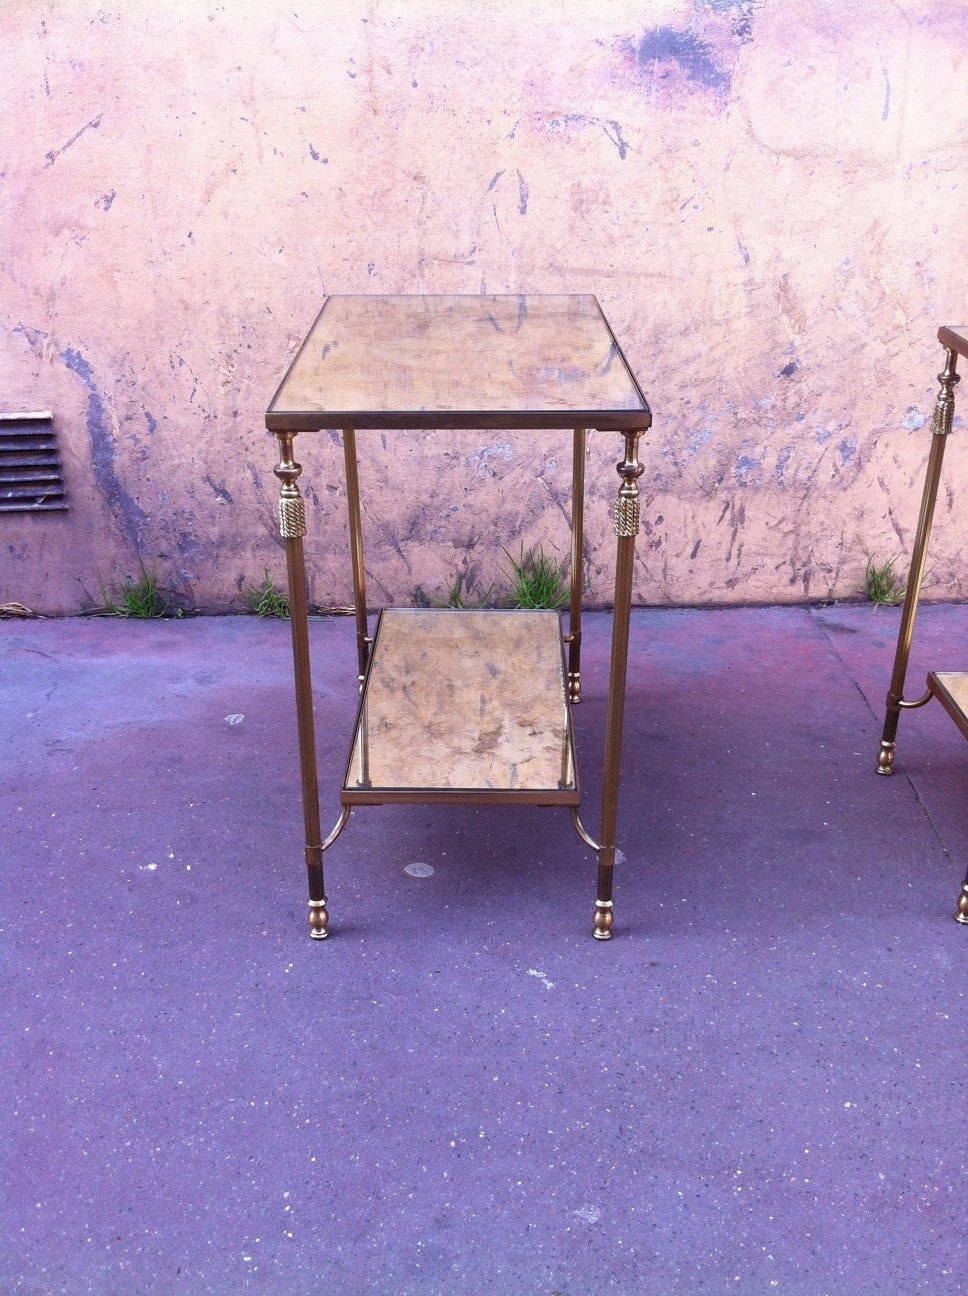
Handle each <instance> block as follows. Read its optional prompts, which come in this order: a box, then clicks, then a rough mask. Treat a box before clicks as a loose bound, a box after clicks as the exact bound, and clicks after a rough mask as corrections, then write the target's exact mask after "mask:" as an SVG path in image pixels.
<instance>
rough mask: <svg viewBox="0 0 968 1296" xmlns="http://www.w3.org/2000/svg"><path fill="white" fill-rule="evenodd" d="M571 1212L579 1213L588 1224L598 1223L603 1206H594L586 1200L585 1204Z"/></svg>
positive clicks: (579, 1216)
mask: <svg viewBox="0 0 968 1296" xmlns="http://www.w3.org/2000/svg"><path fill="white" fill-rule="evenodd" d="M571 1213H572V1215H577V1216H578V1218H579V1219H580V1220H584V1222H585V1223H586V1224H597V1223H598V1221H599V1220H600V1219H601V1218H602V1211H601V1207H599V1206H593V1205H591V1203H588V1202H586V1204H585V1205H584V1206H579V1207H578V1209H577V1210H574V1211H572V1212H571Z"/></svg>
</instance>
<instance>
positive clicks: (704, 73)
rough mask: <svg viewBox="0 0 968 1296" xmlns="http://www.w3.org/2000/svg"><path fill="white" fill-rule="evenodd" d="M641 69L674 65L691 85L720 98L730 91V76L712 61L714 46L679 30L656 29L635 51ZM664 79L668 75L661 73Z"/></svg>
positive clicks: (674, 28)
mask: <svg viewBox="0 0 968 1296" xmlns="http://www.w3.org/2000/svg"><path fill="white" fill-rule="evenodd" d="M635 56H636V59H637V61H638V65H639V68H640V69H642V70H643V71H644V70H648V69H650V68H658V67H659V66H660V65H663V64H665V65H669V64H673V65H675V66H676V67H678V68H679V70H680V71H681V72H683V73H684V74H685V75H686V76H687V77H688V78H689V80H690V81H695V82H696V83H697V84H698V85H701V86H703V87H705V88H706V89H707V90H715V91H717V92H718V93H720V94H726V93H728V91H729V88H730V84H731V79H730V75H729V73H728V72H727V71H726V70H725V68H722V67H720V66H719V64H718V63H717V62H716V60H715V58H714V57H713V50H712V46H711V45H710V44H709V43H708V42H707V41H704V40H702V39H701V38H700V37H699V36H696V35H695V34H694V33H693V32H690V31H682V30H681V29H680V28H678V27H654V28H653V29H652V30H651V31H649V32H646V33H645V35H644V36H643V37H642V39H641V41H640V42H639V44H638V46H637V47H636V48H635ZM661 75H663V76H665V75H668V73H662V74H661Z"/></svg>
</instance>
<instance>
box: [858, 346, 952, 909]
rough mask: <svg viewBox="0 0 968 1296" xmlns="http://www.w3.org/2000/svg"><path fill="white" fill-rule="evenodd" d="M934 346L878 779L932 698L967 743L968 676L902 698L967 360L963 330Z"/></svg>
mask: <svg viewBox="0 0 968 1296" xmlns="http://www.w3.org/2000/svg"><path fill="white" fill-rule="evenodd" d="M938 341H939V342H940V343H941V345H942V346H943V347H944V353H945V365H944V369H943V370H942V371H941V373H939V374H938V382H939V383H940V391H939V392H938V398H937V400H936V402H935V406H934V418H933V421H932V424H931V433H932V435H931V453H930V455H929V456H928V466H927V470H926V472H925V478H924V488H923V490H922V493H921V512H920V514H919V516H918V525H917V530H916V532H915V535H914V549H913V551H912V554H911V571H910V573H909V575H908V582H907V589H906V590H905V594H904V606H903V608H902V610H901V624H900V628H899V630H898V636H897V648H896V650H895V653H894V671H893V673H892V675H891V684H890V687H889V689H888V692H887V713H886V715H885V717H884V729H883V732H882V734H881V745H880V749H879V751H878V755H877V772H878V774H890V773H891V771H892V770H893V769H894V747H895V740H896V738H897V725H898V720H899V719H900V716H901V712H902V711H909V710H913V709H915V708H916V707H922V706H925V705H926V704H927V703H928V702H930V701H931V699H932V698H937V699H938V701H939V702H940V703H941V705H942V706H943V707H944V709H945V711H946V712H947V713H948V715H949V716H951V718H952V720H953V721H954V722H955V724H956V725H957V726H958V728H959V730H960V731H961V733H962V734H964V736H965V737H966V738H968V672H965V671H930V672H929V673H928V679H927V690H926V692H925V693H924V694H922V696H921V697H918V698H914V699H912V700H907V699H905V697H904V680H905V676H906V675H907V668H908V659H909V657H910V655H911V644H912V641H913V638H914V621H915V618H916V616H917V611H918V601H919V599H920V597H921V582H922V580H923V579H924V565H925V560H926V558H927V555H928V540H929V538H930V536H931V527H932V523H933V520H934V506H935V502H936V500H937V498H938V485H939V483H940V481H941V465H942V462H943V460H944V452H945V445H946V443H947V440H948V436H949V434H950V433H951V429H952V426H953V424H954V416H955V387H956V385H957V384H958V383H959V382H960V381H961V376H960V375H959V373H958V357H959V356H961V357H962V358H963V359H968V325H946V326H942V327H941V328H940V329H938ZM955 918H956V919H957V920H958V922H960V923H966V924H968V875H966V876H965V880H964V882H963V883H962V887H961V892H960V894H959V896H958V903H957V906H956V908H955Z"/></svg>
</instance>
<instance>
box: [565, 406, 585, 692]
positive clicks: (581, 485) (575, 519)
mask: <svg viewBox="0 0 968 1296" xmlns="http://www.w3.org/2000/svg"><path fill="white" fill-rule="evenodd" d="M584 550H585V429H584V428H575V439H574V446H573V450H572V468H571V606H570V608H569V611H568V700H569V701H570V702H571V703H573V704H577V703H578V702H579V701H580V700H581V600H582V576H583V567H584V562H583V558H584Z"/></svg>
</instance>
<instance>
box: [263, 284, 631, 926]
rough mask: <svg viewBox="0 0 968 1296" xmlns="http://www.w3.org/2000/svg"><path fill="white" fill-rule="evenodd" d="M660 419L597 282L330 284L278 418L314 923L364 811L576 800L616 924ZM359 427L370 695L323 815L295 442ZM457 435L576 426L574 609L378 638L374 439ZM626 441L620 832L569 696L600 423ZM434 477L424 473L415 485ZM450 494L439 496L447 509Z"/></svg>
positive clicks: (349, 448)
mask: <svg viewBox="0 0 968 1296" xmlns="http://www.w3.org/2000/svg"><path fill="white" fill-rule="evenodd" d="M651 422H652V416H651V413H650V411H649V407H648V404H647V402H646V400H645V397H644V396H643V395H642V392H641V390H640V388H639V385H638V383H637V382H636V380H635V378H634V377H633V375H632V372H631V370H630V369H629V366H628V364H627V362H626V360H625V357H624V355H623V354H622V350H621V348H620V347H619V345H618V343H617V342H616V340H615V336H614V334H613V333H612V330H611V328H610V326H609V324H608V322H607V321H606V319H605V316H604V315H603V313H602V311H601V308H600V307H599V304H598V302H597V300H596V299H595V298H594V297H592V296H565V295H562V296H499V297H494V296H490V297H484V296H480V297H472V296H466V297H461V296H451V297H422V296H419V297H418V296H412V297H377V296H372V297H370V296H361V297H349V296H345V297H330V298H328V299H327V301H326V303H325V304H324V306H323V309H322V311H321V312H320V314H319V316H318V317H317V319H316V322H315V324H314V325H313V327H312V328H311V330H310V332H309V334H308V336H307V338H306V340H305V342H304V343H303V345H302V347H301V349H300V350H299V352H298V354H297V355H296V358H295V360H294V361H293V363H292V365H291V366H290V369H289V371H288V373H287V374H286V376H285V378H284V379H283V381H282V384H281V386H280V387H279V390H278V392H277V393H276V395H275V397H274V398H273V401H272V403H271V405H270V406H269V409H268V412H267V413H266V427H267V428H268V429H269V431H270V432H271V433H273V434H274V435H275V437H276V438H277V441H278V445H279V463H278V465H277V466H276V468H275V473H276V476H277V477H278V478H279V480H280V482H281V488H280V494H279V523H280V530H281V533H282V537H283V539H284V541H285V546H286V558H287V569H288V580H289V599H290V612H291V621H292V646H293V662H294V671H295V683H296V711H297V718H298V731H299V755H300V769H301V775H302V799H303V819H304V827H305V837H306V866H307V869H308V873H309V930H310V935H311V936H313V937H314V938H315V939H317V940H321V939H323V938H324V937H325V936H326V935H327V934H328V932H329V916H328V912H327V901H326V894H325V889H324V883H323V856H324V854H325V852H326V851H327V850H328V849H329V847H330V846H331V845H332V844H333V842H334V841H335V840H336V838H337V837H338V836H339V834H340V832H341V831H342V830H343V828H344V826H345V824H346V822H347V820H348V818H349V816H350V813H351V811H352V810H353V808H354V807H355V806H363V805H379V804H394V803H397V804H400V803H416V804H424V803H431V804H433V803H438V804H439V803H441V802H464V803H469V804H480V803H482V802H484V803H497V804H505V805H512V804H527V805H535V806H562V807H565V806H567V807H568V810H569V813H570V815H571V818H572V822H573V824H574V826H575V829H576V831H577V833H578V835H579V837H580V838H581V839H582V841H584V842H585V844H586V845H587V846H589V847H590V848H591V849H592V850H593V851H595V852H596V853H597V857H598V891H597V895H596V900H595V911H594V922H593V929H592V932H593V935H594V936H595V937H597V938H598V939H599V940H608V939H609V938H610V936H611V935H612V873H613V868H614V863H615V833H616V821H617V814H618V792H619V773H620V765H621V750H622V723H623V716H624V707H625V682H626V671H627V663H628V636H629V624H630V616H631V599H632V575H633V563H634V556H635V538H636V535H637V533H638V529H639V487H638V479H639V477H640V475H641V473H642V465H641V464H640V462H639V459H638V446H639V438H640V436H641V434H642V433H643V432H644V431H645V430H646V429H647V428H648V427H649V426H650V425H651ZM321 429H333V430H337V431H339V432H341V433H342V440H343V451H344V459H345V473H346V494H347V501H348V512H349V558H350V565H351V568H352V574H353V589H354V608H355V615H356V632H357V650H358V656H359V672H360V689H361V697H360V705H359V711H358V714H357V720H356V725H355V729H354V732H353V734H352V737H351V739H350V743H349V757H348V760H347V765H346V771H345V775H344V778H343V784H342V788H341V790H340V807H341V812H340V816H339V819H338V821H337V823H336V825H335V827H334V828H333V830H332V831H331V832H330V833H329V835H328V836H327V837H325V838H323V836H322V832H321V829H320V811H319V787H318V775H317V762H316V741H315V733H314V726H313V702H312V681H311V678H310V653H309V631H308V624H307V611H308V607H307V586H306V568H305V557H304V552H303V537H304V536H305V535H306V508H305V502H304V500H303V497H302V494H301V492H300V489H299V483H298V479H299V476H300V473H301V471H302V468H301V465H300V464H298V463H297V462H296V460H295V449H294V443H295V438H296V437H297V436H299V435H302V434H303V433H307V432H318V431H320V430H321ZM374 429H383V430H391V431H394V432H397V433H401V434H405V433H406V432H412V431H418V430H430V431H434V432H437V433H440V434H444V435H446V433H447V432H449V431H452V430H456V429H471V430H475V429H476V430H480V431H482V432H483V431H488V430H491V429H502V430H507V431H510V432H515V433H518V434H519V435H520V436H521V437H522V438H524V443H525V445H526V444H527V440H528V438H529V436H530V435H532V434H533V433H534V432H535V431H537V430H540V429H562V430H570V431H571V432H572V434H573V461H572V509H571V566H570V599H569V603H568V617H567V629H566V628H565V626H564V624H563V621H564V618H563V616H562V615H561V614H559V613H558V612H556V611H546V610H538V611H519V610H505V609H493V610H491V609H487V610H484V611H481V610H475V611H461V610H453V609H449V608H448V609H428V608H389V609H384V610H383V611H382V612H381V613H380V614H379V617H378V619H377V622H376V628H375V632H374V633H373V635H372V636H371V634H370V619H369V614H368V609H367V601H366V580H365V569H364V558H363V529H362V520H361V509H360V488H359V469H358V462H357V433H358V432H361V433H363V437H364V438H365V437H366V434H367V433H368V432H370V431H372V430H374ZM591 430H596V431H599V432H616V433H618V434H620V436H621V438H622V443H623V454H622V458H621V460H620V461H619V463H618V465H617V467H618V473H619V477H620V479H621V481H620V485H619V488H618V493H617V497H616V499H615V504H614V511H613V523H614V531H615V536H616V546H617V554H616V563H615V595H614V607H613V613H612V651H611V666H610V674H609V685H608V709H607V719H606V733H605V754H604V775H603V787H602V809H601V826H600V830H599V834H598V838H597V839H595V838H593V837H592V836H591V834H590V833H589V832H588V831H587V830H586V828H585V826H584V825H583V824H582V821H581V817H580V814H579V810H580V805H581V797H580V793H579V784H578V771H577V766H576V761H575V752H574V743H573V735H572V724H571V716H570V708H571V706H573V705H574V704H575V703H577V702H578V700H579V697H580V692H581V665H580V662H581V613H582V543H583V515H584V514H583V510H584V493H585V459H586V433H587V432H588V431H591ZM414 488H415V489H419V484H418V483H415V484H414ZM436 503H437V502H436V501H434V500H427V501H426V506H427V507H428V508H434V507H435V506H436Z"/></svg>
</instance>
